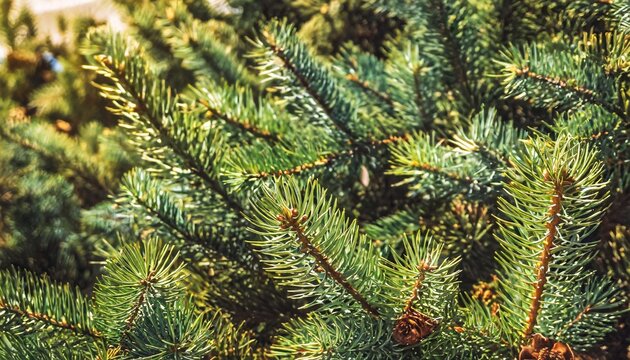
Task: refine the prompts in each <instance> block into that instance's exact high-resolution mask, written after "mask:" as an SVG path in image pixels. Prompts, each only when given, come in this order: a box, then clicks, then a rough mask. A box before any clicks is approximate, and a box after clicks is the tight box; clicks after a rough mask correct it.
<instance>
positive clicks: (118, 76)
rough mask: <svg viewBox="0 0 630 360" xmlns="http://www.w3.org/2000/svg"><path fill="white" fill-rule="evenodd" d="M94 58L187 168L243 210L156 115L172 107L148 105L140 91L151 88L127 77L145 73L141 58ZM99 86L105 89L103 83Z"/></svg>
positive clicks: (230, 202) (227, 200)
mask: <svg viewBox="0 0 630 360" xmlns="http://www.w3.org/2000/svg"><path fill="white" fill-rule="evenodd" d="M95 60H96V61H97V62H98V63H99V64H100V66H101V67H102V68H104V69H106V70H105V71H106V72H107V74H106V76H108V77H110V78H111V79H113V80H114V81H116V82H118V83H119V84H120V86H121V87H122V88H123V89H124V91H125V92H126V93H127V94H128V95H129V97H130V99H129V100H131V101H133V111H134V112H135V113H137V114H138V115H140V116H141V117H143V118H145V119H146V120H147V121H148V122H149V123H150V125H151V126H152V127H153V128H154V129H155V130H156V131H158V133H159V135H160V139H161V140H162V141H164V142H165V144H166V145H167V146H168V147H169V148H171V149H172V150H173V151H174V152H175V153H176V154H177V155H178V156H179V157H180V158H181V159H182V160H183V161H184V163H185V164H186V165H187V167H188V169H190V171H191V172H192V173H193V174H194V175H196V176H197V177H199V178H200V179H201V180H203V182H204V183H205V184H207V185H208V186H209V187H210V188H211V189H212V191H214V192H215V193H216V194H217V195H219V196H220V197H221V198H222V199H223V201H224V202H225V203H226V204H227V205H228V206H229V207H230V208H231V209H232V210H233V211H235V212H236V213H242V212H243V207H242V206H241V205H240V204H239V203H238V202H237V201H236V200H235V199H234V198H233V197H231V196H230V195H229V194H228V193H227V191H226V189H225V188H224V187H223V186H222V184H221V183H220V182H219V180H217V179H215V178H213V177H211V176H210V175H209V174H208V173H207V172H206V171H205V168H204V166H203V164H201V163H199V162H198V161H197V159H196V157H195V156H193V155H192V154H190V153H189V152H188V151H187V149H185V148H184V147H183V146H182V144H180V143H179V142H178V141H177V140H176V139H175V138H174V137H173V136H172V134H171V132H170V130H169V129H167V128H166V127H164V126H163V124H162V122H161V120H160V119H159V118H158V117H157V115H158V114H159V112H160V111H165V112H166V114H165V115H170V114H168V112H169V111H172V110H173V109H168V108H167V109H163V110H159V109H151V108H150V105H148V101H147V95H146V94H144V93H143V91H148V90H150V89H147V88H145V87H142V88H138V87H137V86H136V85H135V84H133V83H131V82H130V79H129V78H128V77H129V76H131V77H132V78H133V79H135V76H138V75H140V73H142V75H140V76H147V72H146V71H144V64H143V63H142V62H135V63H131V62H129V61H130V60H129V59H127V58H123V60H122V61H121V62H119V63H117V64H115V63H114V62H113V61H112V59H111V58H110V57H108V56H105V55H97V56H95ZM127 65H130V66H132V67H133V70H132V71H131V73H130V74H127V72H126V70H125V68H126V66H127ZM157 86H158V88H159V89H160V90H164V91H160V93H161V95H165V96H170V91H169V90H170V89H168V88H165V87H164V85H163V84H157ZM101 89H102V90H105V88H104V87H102V86H101ZM151 90H156V89H151ZM169 100H170V99H169Z"/></svg>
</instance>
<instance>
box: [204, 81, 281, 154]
mask: <svg viewBox="0 0 630 360" xmlns="http://www.w3.org/2000/svg"><path fill="white" fill-rule="evenodd" d="M193 92H194V93H195V95H196V99H195V100H196V101H198V102H199V103H200V104H201V105H203V106H204V107H205V108H206V109H207V110H208V112H207V113H206V116H207V117H210V118H216V119H219V120H221V121H223V122H225V123H226V124H228V125H230V126H232V127H235V128H237V129H239V130H241V131H243V132H245V133H249V134H251V135H253V136H254V137H256V138H262V139H264V140H267V141H269V142H272V143H277V142H279V141H280V139H281V137H282V136H283V135H284V134H286V133H287V132H289V131H290V126H289V124H288V123H289V122H290V120H289V119H287V118H285V117H284V116H282V114H281V109H277V108H276V107H274V106H273V105H272V104H271V102H270V101H269V99H266V98H259V99H256V98H254V96H253V94H252V92H251V91H249V90H247V89H246V88H242V87H237V86H233V87H232V86H224V87H219V89H218V90H216V89H212V90H210V89H208V88H205V87H204V88H193Z"/></svg>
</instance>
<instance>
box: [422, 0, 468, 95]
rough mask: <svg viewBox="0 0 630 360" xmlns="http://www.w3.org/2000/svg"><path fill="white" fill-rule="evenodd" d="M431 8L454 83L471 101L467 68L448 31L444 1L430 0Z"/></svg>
mask: <svg viewBox="0 0 630 360" xmlns="http://www.w3.org/2000/svg"><path fill="white" fill-rule="evenodd" d="M431 8H433V9H435V12H436V14H435V15H436V16H435V18H433V20H434V21H435V23H436V25H437V29H438V32H439V33H440V35H441V36H442V38H443V39H444V40H445V42H444V46H445V48H446V52H447V54H448V59H449V60H450V62H451V65H452V67H453V71H454V73H455V83H456V84H460V85H459V86H458V87H459V89H460V91H461V94H462V95H463V96H464V98H465V99H467V100H468V101H472V99H473V97H472V87H471V86H470V80H469V79H468V74H467V69H468V66H467V64H466V63H465V59H464V57H463V56H462V53H461V45H460V44H459V41H458V39H457V38H456V37H455V35H454V34H453V33H452V32H451V30H450V29H449V27H450V25H449V14H448V12H447V11H446V7H445V5H444V0H432V1H431Z"/></svg>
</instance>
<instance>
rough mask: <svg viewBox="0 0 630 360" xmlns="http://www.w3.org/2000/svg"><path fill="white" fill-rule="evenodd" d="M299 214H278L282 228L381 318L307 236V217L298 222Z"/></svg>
mask: <svg viewBox="0 0 630 360" xmlns="http://www.w3.org/2000/svg"><path fill="white" fill-rule="evenodd" d="M298 215H299V214H298V213H297V211H295V210H294V209H291V210H289V209H286V211H285V212H284V213H283V214H278V219H281V220H280V228H283V229H291V230H293V232H295V236H297V239H298V240H299V242H300V244H301V249H300V251H302V252H304V253H306V254H309V255H311V256H312V257H314V258H315V261H316V262H317V264H318V265H319V266H321V267H322V268H323V269H324V271H326V273H327V274H328V275H329V276H331V277H332V278H333V280H334V281H336V282H337V283H338V284H339V285H341V286H342V287H343V288H344V289H346V291H347V292H348V293H349V294H350V295H351V296H352V297H353V298H354V299H355V300H356V301H357V302H358V303H359V304H361V307H362V308H363V309H364V310H365V311H367V312H368V313H370V314H371V315H372V316H374V317H379V316H380V314H379V312H378V310H377V309H376V308H375V307H374V306H372V305H370V303H368V302H367V300H366V299H365V298H364V297H363V296H362V295H361V294H360V293H359V292H358V291H357V290H356V289H355V288H354V287H353V286H352V285H351V284H350V283H349V282H348V279H346V278H345V277H344V276H343V274H341V273H340V272H339V271H337V269H335V268H334V267H333V266H332V264H331V263H330V261H329V260H328V258H327V257H326V256H324V255H323V254H322V253H321V251H320V249H318V248H317V246H314V245H313V244H312V242H311V240H310V239H309V238H308V237H307V236H306V235H305V232H304V228H303V223H304V222H306V220H308V218H306V217H302V218H300V219H299V220H298Z"/></svg>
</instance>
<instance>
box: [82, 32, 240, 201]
mask: <svg viewBox="0 0 630 360" xmlns="http://www.w3.org/2000/svg"><path fill="white" fill-rule="evenodd" d="M99 36H102V34H98V33H96V34H92V38H93V39H95V41H102V40H101V39H99V38H98V37H99ZM105 36H106V37H107V38H106V40H105V45H104V46H105V48H106V49H100V48H97V49H86V51H85V53H86V54H88V55H90V54H91V55H92V59H93V60H94V61H95V62H96V64H97V65H91V66H87V67H86V68H88V69H91V70H93V71H95V72H96V73H98V74H100V75H103V76H104V77H106V78H107V79H109V80H111V81H112V82H113V83H114V84H115V85H114V86H111V85H104V84H100V85H99V84H95V86H97V88H99V90H100V91H101V94H102V96H104V97H106V98H108V99H111V101H112V104H113V105H114V108H112V109H110V110H112V111H113V112H114V114H120V115H123V116H124V117H126V118H127V120H128V124H129V126H128V127H129V130H130V131H131V132H132V134H134V135H136V136H137V137H138V138H139V140H138V141H139V146H146V144H144V145H143V142H146V138H147V137H149V138H151V140H152V141H154V142H155V144H154V146H158V147H159V146H166V147H168V148H170V149H171V150H172V151H173V152H174V153H175V154H176V155H177V156H178V157H179V159H180V161H181V162H183V164H184V168H185V169H186V171H190V172H192V173H193V174H194V175H195V176H196V177H198V178H200V179H201V180H202V181H203V182H204V183H205V184H207V185H208V187H209V188H210V189H212V191H214V192H215V193H216V194H217V195H219V196H220V197H221V198H222V200H223V201H224V202H225V203H226V204H227V205H228V206H229V207H230V208H231V209H232V210H233V211H235V212H236V213H241V212H242V211H243V208H242V206H241V205H240V204H239V202H238V201H237V200H236V199H234V198H233V197H232V196H230V195H229V194H228V193H227V191H226V189H225V188H224V186H223V184H221V182H220V180H219V179H218V174H217V171H216V169H215V168H216V166H217V162H218V159H220V156H221V154H220V151H221V149H220V147H221V143H220V134H219V133H217V132H214V133H212V132H208V133H200V132H199V131H198V130H199V124H198V121H199V119H198V118H197V115H196V114H195V113H194V112H193V113H191V112H186V111H183V110H180V109H177V104H176V99H174V97H173V94H172V91H171V89H170V88H169V87H167V86H166V85H165V83H164V82H162V81H155V80H154V79H153V78H152V77H151V76H148V74H150V71H148V69H147V65H146V63H145V61H144V60H143V59H142V57H141V56H135V57H130V56H129V55H128V54H127V51H128V50H127V49H128V48H129V46H130V44H129V43H128V42H127V41H124V40H123V39H122V38H121V37H120V36H119V35H105ZM131 48H133V47H131ZM103 52H105V53H109V54H111V55H104V54H103ZM145 125H148V126H149V127H150V128H151V129H153V131H152V132H150V133H148V134H147V133H146V130H145V129H144V126H145ZM176 125H179V126H176ZM156 153H157V152H154V154H156ZM159 162H160V163H162V164H164V160H161V161H159Z"/></svg>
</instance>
